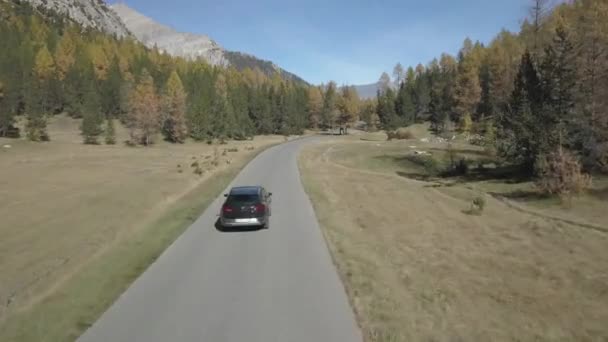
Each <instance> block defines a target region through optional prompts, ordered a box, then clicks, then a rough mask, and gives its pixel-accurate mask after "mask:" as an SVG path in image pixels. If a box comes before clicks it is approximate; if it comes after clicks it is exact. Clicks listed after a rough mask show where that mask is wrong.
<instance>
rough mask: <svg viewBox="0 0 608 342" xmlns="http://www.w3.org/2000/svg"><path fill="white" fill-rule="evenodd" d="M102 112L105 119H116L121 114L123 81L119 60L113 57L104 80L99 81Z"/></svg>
mask: <svg viewBox="0 0 608 342" xmlns="http://www.w3.org/2000/svg"><path fill="white" fill-rule="evenodd" d="M99 83H100V84H101V86H100V88H101V89H100V93H101V94H102V97H101V106H102V112H103V113H104V114H105V115H106V116H107V117H114V118H116V117H118V116H119V115H120V113H121V105H120V103H121V94H120V89H121V87H122V83H123V79H122V74H121V72H120V60H119V59H118V57H114V58H113V59H112V62H111V63H110V66H109V69H108V72H107V76H106V79H105V80H101V81H99Z"/></svg>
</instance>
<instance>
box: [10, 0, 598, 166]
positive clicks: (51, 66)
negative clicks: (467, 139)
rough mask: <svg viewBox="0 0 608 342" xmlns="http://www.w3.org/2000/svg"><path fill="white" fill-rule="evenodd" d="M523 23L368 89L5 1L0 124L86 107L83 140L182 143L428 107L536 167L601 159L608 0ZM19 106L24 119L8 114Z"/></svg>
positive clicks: (435, 123)
mask: <svg viewBox="0 0 608 342" xmlns="http://www.w3.org/2000/svg"><path fill="white" fill-rule="evenodd" d="M531 3H532V6H531V9H530V16H529V17H528V18H527V19H525V20H524V21H523V22H522V25H521V29H520V32H518V33H512V32H509V31H506V30H503V31H502V32H500V33H499V34H498V35H497V36H496V37H495V38H494V39H493V40H492V41H491V42H489V43H488V44H483V43H481V42H473V41H472V40H471V39H469V38H467V39H466V40H465V41H464V43H463V46H462V48H461V50H460V51H459V52H458V54H457V56H452V55H450V54H447V53H444V54H442V55H441V56H439V57H438V58H436V59H433V60H432V61H430V62H429V63H428V64H426V65H422V64H418V65H417V66H415V67H409V68H407V69H405V68H404V67H402V66H401V64H397V65H396V66H395V68H394V70H393V77H392V80H391V77H390V76H389V75H388V74H386V73H384V74H383V75H382V76H381V77H380V81H379V83H380V87H379V91H378V96H377V98H376V99H375V100H371V101H370V100H366V101H362V100H360V99H359V97H358V95H357V92H356V90H355V88H354V87H348V86H338V85H337V84H336V83H335V82H329V83H328V84H325V85H321V86H310V85H307V84H306V83H304V82H301V81H297V80H295V81H293V80H290V79H288V78H285V79H284V78H281V76H280V75H279V74H275V75H274V76H272V77H268V76H266V75H265V74H264V73H263V72H262V71H260V70H259V69H256V68H254V69H251V68H244V69H242V70H236V69H235V68H222V67H213V66H210V65H208V64H207V63H205V62H204V61H187V60H184V59H181V58H176V57H171V56H168V55H166V54H164V53H162V52H161V51H158V50H157V49H148V48H146V47H144V46H143V45H142V44H140V43H138V42H136V41H134V40H133V39H131V38H123V39H118V38H116V37H111V36H108V35H105V34H103V33H100V32H98V31H94V30H90V29H89V30H87V29H82V28H81V27H79V26H77V25H75V24H74V23H72V22H71V21H70V20H68V19H67V18H64V17H62V16H60V15H57V14H56V13H50V12H48V11H44V10H43V9H40V8H39V9H36V8H32V7H31V6H29V5H27V4H25V3H21V2H19V1H17V0H13V1H10V2H3V3H0V6H2V12H1V13H2V14H1V16H2V18H1V21H0V49H1V51H3V53H2V54H0V105H1V107H0V136H9V137H10V136H18V135H20V134H25V136H27V138H28V139H30V140H33V141H43V140H49V139H52V137H49V136H48V134H47V132H46V122H47V120H48V118H49V117H50V116H52V115H55V114H58V113H67V114H69V115H70V116H72V117H75V118H82V119H83V122H82V127H81V129H82V135H83V142H84V143H88V144H97V143H100V142H101V141H102V140H103V141H105V142H106V143H110V144H111V143H116V141H115V137H114V121H115V120H119V121H120V122H122V123H123V124H124V125H125V126H126V127H128V128H129V132H130V134H131V139H130V141H129V143H130V144H144V145H148V144H151V143H153V141H154V137H155V136H157V135H158V133H163V136H164V137H165V139H166V140H168V141H171V142H177V143H182V142H184V141H185V140H186V139H187V138H193V139H195V140H201V141H212V140H214V139H219V140H220V141H221V140H226V139H246V138H250V137H252V136H253V135H256V134H285V135H289V134H300V133H302V132H303V130H304V129H305V128H319V127H320V128H333V127H335V126H337V125H352V124H353V123H354V122H355V121H357V120H363V121H364V122H366V123H367V126H368V128H371V129H373V128H378V129H386V130H394V129H396V128H398V127H402V126H407V125H409V124H412V123H414V122H419V121H430V122H431V127H432V129H433V130H434V131H435V132H436V133H437V134H439V135H442V134H443V135H449V134H451V132H453V131H459V132H461V133H465V134H470V135H475V136H479V137H480V139H479V140H480V141H481V144H483V145H484V146H486V148H487V149H488V150H490V151H492V153H494V154H496V155H498V156H500V157H501V158H503V159H504V160H505V161H507V162H510V163H513V164H516V165H520V166H521V167H522V169H523V170H524V171H525V172H526V173H528V174H530V175H539V174H540V173H542V172H543V171H542V170H540V169H539V166H542V165H544V166H545V168H547V167H548V166H550V165H553V164H555V162H556V160H560V161H561V162H562V164H564V163H565V164H568V165H571V166H572V167H574V169H577V168H578V167H579V165H580V167H582V168H583V169H584V170H585V171H589V172H608V113H607V112H606V108H607V103H606V102H607V99H608V56H607V53H608V21H607V20H605V18H607V17H608V4H607V3H606V1H603V0H577V1H573V2H568V3H562V4H560V5H557V6H550V3H549V1H547V0H534V1H532V2H531ZM19 117H24V118H25V119H26V125H25V132H20V131H19V130H18V129H17V128H16V126H15V124H14V123H15V120H16V119H17V118H19Z"/></svg>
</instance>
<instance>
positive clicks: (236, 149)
mask: <svg viewBox="0 0 608 342" xmlns="http://www.w3.org/2000/svg"><path fill="white" fill-rule="evenodd" d="M225 151H226V152H231V153H234V152H238V151H239V149H238V148H236V147H232V148H227V149H226V150H225Z"/></svg>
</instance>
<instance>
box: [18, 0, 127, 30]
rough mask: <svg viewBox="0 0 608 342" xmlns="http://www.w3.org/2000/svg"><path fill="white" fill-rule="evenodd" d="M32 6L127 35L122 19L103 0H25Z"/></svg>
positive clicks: (85, 25) (94, 26) (83, 24)
mask: <svg viewBox="0 0 608 342" xmlns="http://www.w3.org/2000/svg"><path fill="white" fill-rule="evenodd" d="M26 1H27V2H29V3H31V4H32V5H33V6H34V7H38V6H42V7H43V8H45V9H47V10H51V11H54V12H57V13H60V14H63V15H65V16H67V17H68V18H70V19H71V20H74V21H75V22H77V23H78V24H80V25H82V26H84V27H91V28H94V29H97V30H99V31H102V32H105V33H108V34H112V35H116V36H118V37H125V36H129V35H130V33H129V30H128V29H127V27H126V26H125V24H124V23H123V22H122V20H121V19H120V18H119V17H118V16H117V15H116V13H115V12H114V11H112V10H111V9H110V8H109V7H108V6H107V5H106V3H105V2H104V1H103V0H89V1H87V0H26Z"/></svg>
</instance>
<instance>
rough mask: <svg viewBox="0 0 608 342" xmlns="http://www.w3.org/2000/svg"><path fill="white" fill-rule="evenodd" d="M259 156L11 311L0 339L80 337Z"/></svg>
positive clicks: (206, 185) (199, 189)
mask: <svg viewBox="0 0 608 342" xmlns="http://www.w3.org/2000/svg"><path fill="white" fill-rule="evenodd" d="M271 146H272V145H271ZM268 147H270V146H268ZM262 150H263V149H262ZM260 152H261V151H260ZM255 155H257V154H253V155H251V156H250V157H249V158H245V160H243V162H242V163H240V164H239V165H232V166H231V167H230V168H229V169H226V170H223V171H221V172H219V173H217V174H215V175H212V176H211V177H210V178H209V179H207V180H206V181H204V182H203V183H202V184H201V185H199V186H198V187H197V188H196V189H195V190H193V191H192V192H190V193H189V194H187V195H186V196H184V198H182V199H180V200H178V201H177V202H176V203H174V204H173V205H172V206H171V207H170V208H169V209H168V210H167V211H166V214H164V215H163V216H162V217H161V218H159V219H158V220H156V221H155V222H154V223H152V224H150V225H149V226H148V227H147V228H145V229H142V230H141V231H139V232H138V233H137V234H136V235H135V236H133V237H132V238H130V239H126V240H123V241H121V242H119V243H118V244H116V245H114V246H112V247H111V248H110V249H108V250H106V251H105V252H104V253H103V254H102V255H100V256H99V257H97V258H95V259H94V260H93V261H92V262H91V263H89V264H87V265H85V267H84V268H83V269H82V270H81V271H79V272H77V273H76V274H75V275H74V276H73V277H71V278H70V279H68V280H67V283H65V284H64V285H63V286H61V288H60V290H58V291H56V292H54V293H53V294H51V295H50V296H48V297H47V298H45V299H44V300H42V301H41V302H40V303H37V304H35V305H34V306H33V307H31V308H29V309H27V310H24V311H22V312H19V313H16V314H15V315H12V316H11V317H10V318H9V319H8V320H7V321H6V322H4V326H0V341H3V342H4V341H6V342H13V341H14V342H17V341H18V342H29V341H32V342H34V341H36V342H41V341H53V342H55V341H73V340H75V339H76V338H77V337H78V336H80V334H82V333H83V332H84V331H85V330H86V329H87V328H88V327H90V326H91V325H92V324H93V323H94V322H95V321H96V319H97V318H98V317H99V316H100V315H101V314H102V313H103V312H104V311H105V310H106V309H107V308H109V307H110V305H111V304H112V303H113V302H114V300H115V299H116V298H118V297H119V296H120V294H122V293H123V292H124V291H125V290H126V289H127V288H128V286H129V285H130V284H131V283H132V282H133V281H134V280H135V279H136V278H137V277H138V276H139V275H140V274H141V273H143V272H144V271H145V270H146V269H147V268H148V266H150V265H151V264H152V263H153V262H154V261H155V260H156V259H157V258H158V257H159V256H160V254H162V252H163V251H164V250H165V249H166V248H167V247H168V246H169V245H171V243H172V242H173V241H175V239H176V238H177V237H178V236H179V235H180V234H181V233H183V232H184V231H185V230H186V228H188V227H189V226H190V225H191V224H192V222H194V221H195V220H196V218H198V216H199V215H200V214H201V213H202V212H203V211H204V210H205V209H206V208H207V207H208V206H209V204H210V203H211V202H212V201H213V200H214V199H215V198H216V197H217V196H219V194H220V193H221V192H222V191H223V190H224V189H225V188H226V186H228V184H229V183H230V181H231V180H232V179H233V178H234V177H235V176H236V175H237V174H238V172H239V171H240V170H241V169H242V167H244V166H245V165H246V164H247V163H248V162H249V161H250V160H252V159H253V158H254V157H255Z"/></svg>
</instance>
